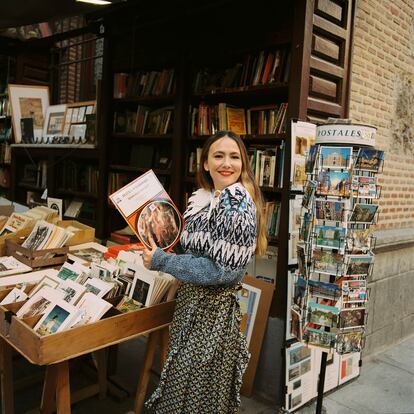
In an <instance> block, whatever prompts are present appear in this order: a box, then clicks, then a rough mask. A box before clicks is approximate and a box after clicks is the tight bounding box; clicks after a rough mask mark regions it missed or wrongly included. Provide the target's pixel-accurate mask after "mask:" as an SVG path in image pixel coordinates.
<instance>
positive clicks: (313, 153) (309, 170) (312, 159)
mask: <svg viewBox="0 0 414 414" xmlns="http://www.w3.org/2000/svg"><path fill="white" fill-rule="evenodd" d="M318 152H319V146H318V145H311V147H310V148H309V151H308V155H307V157H306V163H305V173H306V174H313V172H314V170H315V167H316V161H317V159H318Z"/></svg>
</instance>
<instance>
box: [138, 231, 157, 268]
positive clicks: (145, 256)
mask: <svg viewBox="0 0 414 414" xmlns="http://www.w3.org/2000/svg"><path fill="white" fill-rule="evenodd" d="M148 241H149V244H150V246H151V249H147V248H146V247H144V250H143V251H142V262H143V264H144V266H145V267H146V268H147V269H149V268H150V266H151V261H152V257H153V256H154V253H155V250H157V245H156V244H155V241H154V239H153V238H152V237H151V236H149V237H148Z"/></svg>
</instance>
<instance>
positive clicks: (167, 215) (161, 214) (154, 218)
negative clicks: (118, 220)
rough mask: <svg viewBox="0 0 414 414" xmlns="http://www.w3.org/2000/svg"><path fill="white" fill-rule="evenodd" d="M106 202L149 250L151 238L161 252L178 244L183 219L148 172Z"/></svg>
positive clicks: (156, 179)
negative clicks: (117, 212) (109, 203)
mask: <svg viewBox="0 0 414 414" xmlns="http://www.w3.org/2000/svg"><path fill="white" fill-rule="evenodd" d="M109 198H110V200H111V201H112V203H113V204H114V206H115V207H116V208H117V209H118V210H119V212H120V213H121V214H122V216H123V217H124V219H125V220H126V221H127V223H128V225H129V226H130V227H131V229H132V230H133V231H134V233H135V234H136V235H137V237H138V238H139V239H140V241H141V242H142V243H143V244H144V245H146V246H147V247H151V246H150V239H151V238H152V239H153V240H154V242H155V244H156V245H157V246H158V247H160V248H161V249H163V250H169V249H171V248H172V247H174V246H175V244H177V243H178V241H179V238H180V234H181V232H182V228H183V225H184V220H183V217H182V215H181V213H180V212H179V210H178V208H177V207H176V205H175V204H174V202H173V201H172V199H171V197H170V196H169V195H168V193H167V192H166V191H165V189H164V187H163V186H162V184H161V183H160V181H159V180H158V178H157V177H156V175H155V174H154V172H153V171H152V170H149V171H147V172H146V173H145V174H143V175H141V176H140V177H138V178H137V179H135V180H134V181H132V182H131V183H129V184H127V185H126V186H124V187H122V188H121V189H120V190H118V191H116V192H115V193H113V194H111V195H110V196H109Z"/></svg>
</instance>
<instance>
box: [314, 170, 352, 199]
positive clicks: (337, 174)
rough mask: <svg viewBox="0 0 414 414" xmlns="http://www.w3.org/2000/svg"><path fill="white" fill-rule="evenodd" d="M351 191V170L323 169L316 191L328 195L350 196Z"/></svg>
mask: <svg viewBox="0 0 414 414" xmlns="http://www.w3.org/2000/svg"><path fill="white" fill-rule="evenodd" d="M349 191H350V174H349V171H335V170H328V171H327V170H322V171H320V172H319V174H318V188H317V189H316V193H317V194H320V195H326V196H335V197H348V196H349Z"/></svg>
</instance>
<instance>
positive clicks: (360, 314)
mask: <svg viewBox="0 0 414 414" xmlns="http://www.w3.org/2000/svg"><path fill="white" fill-rule="evenodd" d="M364 324H365V308H352V309H342V310H341V313H340V314H339V327H340V328H341V329H347V328H357V327H360V326H364Z"/></svg>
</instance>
